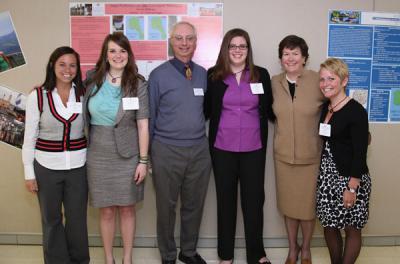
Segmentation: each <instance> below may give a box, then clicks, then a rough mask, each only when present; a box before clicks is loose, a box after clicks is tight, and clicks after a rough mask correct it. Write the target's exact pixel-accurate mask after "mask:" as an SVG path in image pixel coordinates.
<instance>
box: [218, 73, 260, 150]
mask: <svg viewBox="0 0 400 264" xmlns="http://www.w3.org/2000/svg"><path fill="white" fill-rule="evenodd" d="M249 77H250V74H249V71H246V72H245V75H244V78H242V79H241V80H240V84H239V85H238V83H237V81H236V77H235V75H233V74H232V75H229V76H228V77H226V79H225V80H224V83H225V84H227V85H228V88H227V89H226V92H225V94H224V98H223V101H222V111H221V118H220V121H219V126H218V132H217V137H216V140H215V144H214V147H215V148H218V149H221V150H226V151H232V152H246V151H254V150H257V149H260V148H261V147H262V143H261V136H260V118H259V113H258V95H256V94H252V92H251V89H250V82H249Z"/></svg>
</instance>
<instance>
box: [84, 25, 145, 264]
mask: <svg viewBox="0 0 400 264" xmlns="http://www.w3.org/2000/svg"><path fill="white" fill-rule="evenodd" d="M88 76H90V78H88V80H87V81H86V83H87V91H86V95H85V98H84V114H85V115H84V116H85V124H86V128H87V131H88V135H89V146H88V155H87V170H88V183H89V195H90V196H89V197H90V203H91V205H92V206H93V207H98V208H100V231H101V236H102V240H103V247H104V254H105V260H106V263H108V264H110V263H114V262H115V261H114V257H113V252H112V245H113V240H114V235H115V220H116V215H117V212H118V213H119V216H120V221H119V222H120V230H121V235H122V240H123V263H125V264H126V263H132V246H133V238H134V232H135V204H136V203H137V202H139V201H141V200H143V180H144V177H145V176H146V174H147V163H148V156H147V152H148V144H149V132H148V116H149V112H148V97H147V83H146V82H145V81H144V78H143V77H142V76H141V75H139V73H138V70H137V66H136V64H135V59H134V55H133V53H132V50H131V47H130V44H129V41H128V39H127V38H126V37H125V36H124V34H122V33H118V32H115V33H113V34H110V35H108V36H107V37H106V38H105V40H104V42H103V46H102V49H101V54H100V57H99V59H98V61H97V64H96V68H95V71H94V72H92V74H89V75H88Z"/></svg>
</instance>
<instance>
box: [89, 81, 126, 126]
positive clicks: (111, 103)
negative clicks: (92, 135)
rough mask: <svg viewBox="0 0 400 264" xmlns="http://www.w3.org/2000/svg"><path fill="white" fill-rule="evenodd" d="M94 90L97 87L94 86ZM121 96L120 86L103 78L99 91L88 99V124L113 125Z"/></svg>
mask: <svg viewBox="0 0 400 264" xmlns="http://www.w3.org/2000/svg"><path fill="white" fill-rule="evenodd" d="M95 91H97V87H94V89H93V92H95ZM121 97H122V91H121V86H112V85H111V84H110V83H109V82H108V81H107V80H105V81H104V83H103V85H102V86H101V89H100V91H99V92H98V93H97V94H96V95H95V96H93V97H91V98H90V100H89V106H88V107H89V113H90V124H92V125H99V126H113V125H114V124H115V117H116V116H117V112H118V109H119V105H120V103H121Z"/></svg>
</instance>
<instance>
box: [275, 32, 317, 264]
mask: <svg viewBox="0 0 400 264" xmlns="http://www.w3.org/2000/svg"><path fill="white" fill-rule="evenodd" d="M308 56H309V55H308V46H307V44H306V42H305V41H304V39H302V38H300V37H298V36H295V35H289V36H287V37H285V38H284V39H283V40H282V41H281V42H280V44H279V59H280V60H281V65H282V68H283V70H284V72H282V73H281V74H278V75H276V76H274V77H272V94H273V98H274V102H273V105H272V107H273V110H274V113H275V115H276V123H275V134H274V160H275V175H276V185H277V201H278V208H279V210H280V212H281V213H282V214H283V215H284V218H285V226H286V231H287V234H288V240H289V253H288V257H287V260H286V262H285V263H286V264H291V263H293V264H294V263H296V260H297V258H298V255H299V253H300V252H301V263H302V264H308V263H311V251H310V241H311V238H312V234H313V230H314V225H315V190H316V180H317V175H318V169H319V159H320V152H321V140H320V138H319V136H318V121H319V116H320V112H321V107H322V103H323V100H324V99H323V98H324V97H323V95H322V93H321V91H320V90H319V76H318V73H316V72H314V71H310V70H306V69H304V66H305V64H306V61H307V59H308ZM299 226H300V227H301V230H302V233H303V242H302V245H298V243H297V233H298V229H299Z"/></svg>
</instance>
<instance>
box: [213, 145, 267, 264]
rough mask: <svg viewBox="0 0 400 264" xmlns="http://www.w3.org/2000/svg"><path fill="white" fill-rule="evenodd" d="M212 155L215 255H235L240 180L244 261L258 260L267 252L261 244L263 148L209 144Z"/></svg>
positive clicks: (225, 256)
mask: <svg viewBox="0 0 400 264" xmlns="http://www.w3.org/2000/svg"><path fill="white" fill-rule="evenodd" d="M211 158H212V164H213V170H214V177H215V185H216V192H217V216H218V256H219V257H220V258H221V259H222V260H230V259H233V256H234V247H235V231H236V214H237V190H238V183H239V184H240V196H241V205H242V212H243V220H244V231H245V238H246V255H247V263H258V260H259V259H260V258H262V257H264V256H265V255H266V254H265V251H264V244H263V223H264V214H263V207H264V200H265V197H264V169H265V149H260V150H256V151H251V152H229V151H223V150H219V149H216V148H212V151H211Z"/></svg>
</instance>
